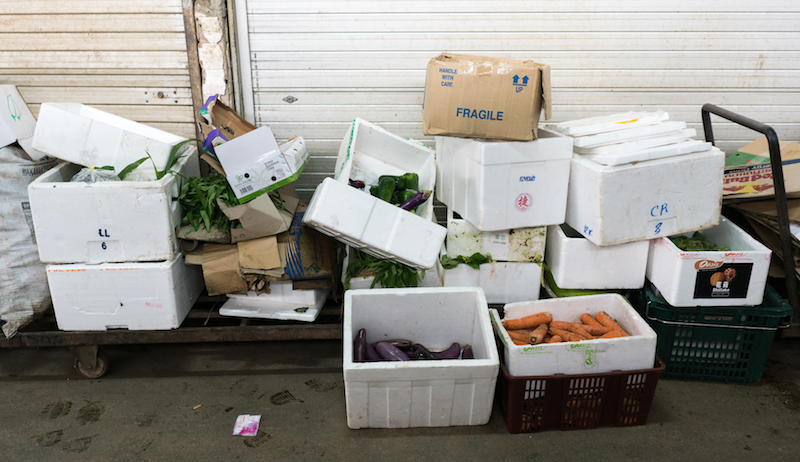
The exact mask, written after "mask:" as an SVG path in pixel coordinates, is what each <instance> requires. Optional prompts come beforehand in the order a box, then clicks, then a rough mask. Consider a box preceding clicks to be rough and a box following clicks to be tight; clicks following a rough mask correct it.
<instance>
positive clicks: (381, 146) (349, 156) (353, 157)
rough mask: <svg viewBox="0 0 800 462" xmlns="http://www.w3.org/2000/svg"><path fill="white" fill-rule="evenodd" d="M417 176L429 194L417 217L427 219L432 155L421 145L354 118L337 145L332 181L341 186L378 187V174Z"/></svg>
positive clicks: (430, 203)
mask: <svg viewBox="0 0 800 462" xmlns="http://www.w3.org/2000/svg"><path fill="white" fill-rule="evenodd" d="M404 173H416V174H417V175H419V189H421V190H428V191H431V198H430V199H428V201H427V202H425V203H424V204H422V206H420V207H419V208H418V210H417V214H418V215H419V216H421V217H423V218H426V219H428V220H431V219H432V217H433V202H434V199H433V192H434V189H435V182H436V152H435V151H434V150H433V149H431V148H429V147H427V146H425V145H424V144H422V143H420V142H418V141H414V140H409V139H406V138H402V137H400V136H397V135H395V134H393V133H390V132H389V131H387V130H385V129H383V128H381V127H379V126H377V125H374V124H371V123H369V122H367V121H366V120H363V119H358V118H357V119H355V120H354V121H353V123H352V124H351V125H350V128H349V130H348V131H347V133H346V134H345V137H344V139H343V140H342V143H341V144H340V146H339V155H338V157H337V159H336V170H335V172H334V178H335V179H336V180H337V181H339V182H341V183H344V184H348V181H349V180H361V181H363V182H364V183H366V184H367V187H366V189H365V191H364V192H366V193H367V194H369V185H374V184H378V178H379V177H380V176H382V175H393V176H399V175H402V174H404Z"/></svg>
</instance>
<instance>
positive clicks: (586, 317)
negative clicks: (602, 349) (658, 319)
mask: <svg viewBox="0 0 800 462" xmlns="http://www.w3.org/2000/svg"><path fill="white" fill-rule="evenodd" d="M580 319H581V322H566V321H554V320H553V315H552V314H551V313H549V312H547V311H544V312H542V313H536V314H533V315H530V316H525V317H524V318H519V319H509V320H506V321H503V327H505V329H506V331H507V332H508V336H509V337H511V340H512V341H513V342H514V344H516V345H536V344H538V343H558V342H580V341H582V340H593V339H598V338H616V337H629V336H630V335H629V334H628V333H627V332H625V330H624V329H622V327H620V325H619V324H617V322H616V321H614V318H612V317H611V316H609V315H608V313H606V312H605V311H598V312H597V314H595V315H594V316H592V315H591V314H589V313H583V314H582V315H581V317H580Z"/></svg>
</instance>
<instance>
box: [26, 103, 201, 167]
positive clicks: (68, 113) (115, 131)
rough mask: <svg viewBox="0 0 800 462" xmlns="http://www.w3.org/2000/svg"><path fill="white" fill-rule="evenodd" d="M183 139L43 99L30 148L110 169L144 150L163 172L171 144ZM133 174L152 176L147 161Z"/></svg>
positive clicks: (140, 155) (85, 108) (133, 159)
mask: <svg viewBox="0 0 800 462" xmlns="http://www.w3.org/2000/svg"><path fill="white" fill-rule="evenodd" d="M185 139H186V138H183V137H181V136H178V135H173V134H172V133H167V132H165V131H162V130H158V129H156V128H153V127H150V126H147V125H144V124H140V123H138V122H134V121H132V120H129V119H125V118H123V117H119V116H117V115H114V114H110V113H108V112H104V111H101V110H99V109H95V108H92V107H89V106H84V105H83V104H78V103H43V104H42V106H41V108H40V109H39V120H38V122H37V123H36V130H35V131H34V133H33V148H34V149H37V150H39V151H42V152H44V153H46V154H48V155H51V156H53V157H57V158H59V159H61V160H66V161H68V162H72V163H75V164H79V165H83V166H85V167H103V166H106V165H111V166H113V167H114V170H115V171H116V172H121V171H122V169H124V168H125V167H126V166H128V165H129V164H131V163H133V162H136V161H137V160H139V159H141V158H143V157H146V156H147V154H148V153H149V154H150V156H151V157H152V159H153V162H155V164H156V166H157V167H158V169H159V170H163V169H164V167H165V166H166V165H167V159H168V158H169V153H170V151H171V150H172V148H173V146H175V145H176V144H178V143H179V142H181V141H183V140H185ZM190 144H191V143H187V144H186V145H185V146H183V148H182V149H187V148H188V147H189V145H190ZM134 172H135V174H136V175H137V176H138V175H143V177H144V178H149V179H155V172H154V171H153V164H152V163H151V162H149V161H148V162H145V163H143V164H142V165H140V166H139V167H137V168H136V170H134Z"/></svg>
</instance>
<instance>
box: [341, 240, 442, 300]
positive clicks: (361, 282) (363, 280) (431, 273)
mask: <svg viewBox="0 0 800 462" xmlns="http://www.w3.org/2000/svg"><path fill="white" fill-rule="evenodd" d="M350 250H351V247H350V246H349V245H346V246H345V255H344V261H343V262H342V284H344V283H345V282H346V281H347V265H348V264H349V262H350ZM417 271H418V272H419V273H420V276H421V277H420V280H419V284H418V285H417V287H442V271H444V268H442V264H441V262H440V261H439V260H437V261H436V265H435V266H434V267H433V268H428V269H426V270H417ZM423 272H424V273H425V274H421V273H423ZM374 281H375V277H374V276H366V277H356V278H350V285H349V289H373V288H378V289H380V288H383V286H382V285H381V283H380V282H376V283H375V287H372V283H373V282H374ZM349 289H348V290H349Z"/></svg>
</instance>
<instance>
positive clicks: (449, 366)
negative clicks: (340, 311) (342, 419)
mask: <svg viewBox="0 0 800 462" xmlns="http://www.w3.org/2000/svg"><path fill="white" fill-rule="evenodd" d="M361 328H364V329H366V332H367V341H368V342H370V343H374V342H378V341H382V340H389V339H394V338H405V339H408V340H412V341H414V342H415V343H421V344H423V345H425V346H426V347H428V348H429V349H432V350H443V349H445V348H447V347H449V346H450V345H451V344H452V343H453V342H458V343H459V344H461V345H462V346H463V345H466V344H469V345H471V346H472V348H473V351H474V354H475V359H465V360H460V359H459V360H447V361H380V362H364V363H355V362H353V340H354V339H355V335H356V333H357V332H358V330H359V329H361ZM343 335H344V357H343V364H344V365H343V369H344V382H345V401H346V407H347V425H348V427H350V428H367V427H369V428H405V427H447V426H458V425H483V424H486V423H487V422H488V421H489V418H490V417H491V413H492V406H493V403H494V391H495V385H496V380H497V374H498V372H499V367H500V362H499V357H498V353H497V345H496V344H495V340H494V334H493V333H492V326H491V321H490V320H489V310H488V305H487V303H486V298H485V297H484V294H483V291H482V290H481V289H480V288H477V287H462V288H447V287H440V288H414V289H373V290H348V291H347V292H345V294H344V334H343Z"/></svg>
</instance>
